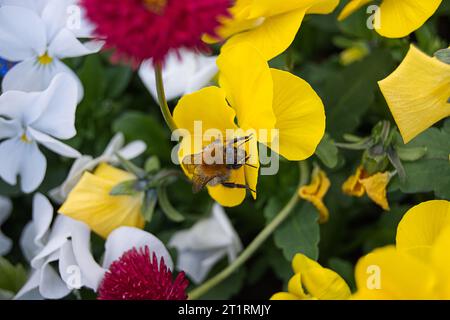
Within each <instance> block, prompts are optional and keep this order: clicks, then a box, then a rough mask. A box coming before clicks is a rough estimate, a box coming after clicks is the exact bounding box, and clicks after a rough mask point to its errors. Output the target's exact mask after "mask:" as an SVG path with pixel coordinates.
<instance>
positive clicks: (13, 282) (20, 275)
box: [0, 257, 28, 293]
mask: <svg viewBox="0 0 450 320" xmlns="http://www.w3.org/2000/svg"><path fill="white" fill-rule="evenodd" d="M27 276H28V275H27V272H26V271H25V269H24V268H23V267H22V266H21V265H20V264H18V265H15V266H14V265H12V264H11V263H10V262H9V261H8V260H6V259H5V258H3V257H0V289H1V290H2V291H7V292H12V293H17V292H18V291H19V290H20V288H22V286H23V285H24V284H25V282H26V281H27Z"/></svg>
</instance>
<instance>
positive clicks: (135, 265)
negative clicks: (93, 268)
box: [97, 247, 189, 300]
mask: <svg viewBox="0 0 450 320" xmlns="http://www.w3.org/2000/svg"><path fill="white" fill-rule="evenodd" d="M188 285H189V282H188V280H187V279H186V278H185V275H184V272H180V273H179V274H178V276H177V277H176V278H175V280H173V277H172V272H171V271H170V269H168V268H167V266H166V264H165V263H164V259H163V258H161V260H159V262H158V258H157V257H156V255H155V254H153V258H151V255H150V250H149V248H148V247H145V248H140V249H139V250H137V249H135V248H134V249H132V250H130V251H127V252H125V253H124V254H123V255H122V257H120V258H119V259H118V260H116V261H114V262H113V263H112V264H111V266H110V268H109V270H108V271H107V272H106V274H105V277H104V278H103V280H102V282H101V283H100V286H99V289H98V297H97V299H98V300H186V299H187V295H186V288H187V286H188Z"/></svg>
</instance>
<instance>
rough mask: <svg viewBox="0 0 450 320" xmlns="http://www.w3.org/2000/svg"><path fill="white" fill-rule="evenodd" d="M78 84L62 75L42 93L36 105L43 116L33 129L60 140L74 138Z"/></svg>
mask: <svg viewBox="0 0 450 320" xmlns="http://www.w3.org/2000/svg"><path fill="white" fill-rule="evenodd" d="M77 90H78V88H77V82H76V81H75V80H74V78H73V77H72V76H70V75H68V74H65V73H60V74H57V75H56V76H55V78H54V79H53V80H52V82H51V83H50V86H49V87H48V88H47V89H46V90H45V91H44V92H42V93H41V94H40V95H39V97H38V99H37V101H36V102H35V103H34V107H35V108H40V109H41V110H42V112H41V115H40V117H39V118H37V119H36V120H35V121H33V122H32V123H29V125H30V126H31V127H33V128H34V129H35V130H38V131H40V132H43V133H46V134H49V135H51V136H53V137H56V138H58V139H63V140H66V139H70V138H73V137H74V136H75V135H76V133H77V131H76V129H75V111H76V108H77V99H78V92H77Z"/></svg>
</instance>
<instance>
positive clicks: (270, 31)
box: [223, 9, 306, 61]
mask: <svg viewBox="0 0 450 320" xmlns="http://www.w3.org/2000/svg"><path fill="white" fill-rule="evenodd" d="M305 13H306V10H305V9H298V10H295V11H289V12H287V13H283V14H279V15H276V16H271V17H268V18H265V19H264V20H263V21H260V23H259V24H258V25H257V26H256V27H254V28H252V29H250V30H248V31H245V32H241V33H239V34H236V35H234V36H233V37H231V38H230V39H229V40H228V41H227V42H226V44H225V45H224V47H223V49H227V48H229V47H232V46H235V45H236V44H240V43H245V42H248V43H251V44H252V45H253V46H255V47H256V48H257V49H258V51H259V52H261V54H262V56H263V57H264V59H265V60H266V61H268V60H271V59H272V58H274V57H276V56H278V55H280V54H281V53H283V52H284V51H285V50H286V49H287V48H289V46H290V45H291V44H292V42H293V41H294V39H295V36H296V34H297V32H298V30H299V28H300V25H301V24H302V21H303V18H304V16H305Z"/></svg>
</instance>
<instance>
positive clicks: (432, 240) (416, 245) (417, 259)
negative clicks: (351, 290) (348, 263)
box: [354, 200, 450, 300]
mask: <svg viewBox="0 0 450 320" xmlns="http://www.w3.org/2000/svg"><path fill="white" fill-rule="evenodd" d="M396 242H397V245H396V247H395V246H388V247H384V248H381V249H377V250H375V251H373V252H372V253H370V254H368V255H367V256H365V257H363V258H361V259H360V260H359V262H358V264H357V266H356V270H355V277H356V283H357V288H358V290H357V292H356V294H355V295H354V298H355V299H386V300H387V299H389V300H391V299H402V300H407V299H450V258H449V254H448V248H449V247H450V202H449V201H444V200H433V201H428V202H424V203H421V204H419V205H417V206H415V207H413V208H412V209H410V210H409V211H408V212H407V213H406V214H405V216H404V217H403V219H402V221H401V222H400V224H399V226H398V229H397V240H396Z"/></svg>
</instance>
